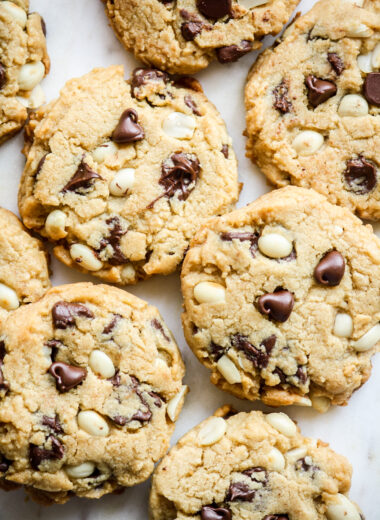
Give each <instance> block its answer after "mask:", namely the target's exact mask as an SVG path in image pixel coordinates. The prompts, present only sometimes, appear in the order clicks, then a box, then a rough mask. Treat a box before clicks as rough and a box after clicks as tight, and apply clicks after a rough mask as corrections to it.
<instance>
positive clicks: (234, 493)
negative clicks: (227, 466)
mask: <svg viewBox="0 0 380 520" xmlns="http://www.w3.org/2000/svg"><path fill="white" fill-rule="evenodd" d="M255 494H256V490H255V489H250V488H249V486H248V485H247V484H245V482H235V483H234V484H231V485H230V487H229V490H228V496H227V500H228V502H234V501H235V500H241V501H243V502H250V501H251V500H253V498H254V497H255Z"/></svg>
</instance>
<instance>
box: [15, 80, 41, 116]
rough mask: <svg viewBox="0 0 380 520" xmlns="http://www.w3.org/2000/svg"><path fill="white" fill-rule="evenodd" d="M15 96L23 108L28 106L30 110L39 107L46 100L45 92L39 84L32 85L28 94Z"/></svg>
mask: <svg viewBox="0 0 380 520" xmlns="http://www.w3.org/2000/svg"><path fill="white" fill-rule="evenodd" d="M16 98H17V101H19V102H20V103H21V104H22V105H24V107H25V108H30V109H32V110H35V109H36V108H39V107H40V106H41V105H43V104H44V103H45V101H46V98H45V92H44V91H43V89H42V87H41V85H37V86H36V87H34V89H33V90H32V91H31V92H30V93H29V95H28V96H16Z"/></svg>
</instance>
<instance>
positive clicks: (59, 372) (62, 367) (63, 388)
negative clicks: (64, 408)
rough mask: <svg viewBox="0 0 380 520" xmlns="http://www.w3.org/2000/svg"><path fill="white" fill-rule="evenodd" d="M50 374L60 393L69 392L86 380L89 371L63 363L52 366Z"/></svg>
mask: <svg viewBox="0 0 380 520" xmlns="http://www.w3.org/2000/svg"><path fill="white" fill-rule="evenodd" d="M49 373H50V374H51V375H52V376H53V377H54V378H55V380H56V381H55V384H56V387H57V390H59V392H68V391H69V390H72V389H73V388H75V387H76V386H78V385H79V384H80V383H82V382H83V381H84V379H86V376H87V370H86V369H85V368H81V367H75V366H73V365H68V364H67V363H63V362H55V363H52V364H51V365H50V368H49Z"/></svg>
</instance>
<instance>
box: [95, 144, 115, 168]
mask: <svg viewBox="0 0 380 520" xmlns="http://www.w3.org/2000/svg"><path fill="white" fill-rule="evenodd" d="M118 151H119V148H118V147H117V145H116V144H115V143H114V142H113V141H109V142H108V143H104V144H102V145H100V146H98V147H97V148H95V150H94V151H93V152H92V156H93V158H94V160H95V161H96V162H97V163H102V162H104V161H105V160H106V158H107V157H109V156H111V155H115V154H116V153H117V152H118Z"/></svg>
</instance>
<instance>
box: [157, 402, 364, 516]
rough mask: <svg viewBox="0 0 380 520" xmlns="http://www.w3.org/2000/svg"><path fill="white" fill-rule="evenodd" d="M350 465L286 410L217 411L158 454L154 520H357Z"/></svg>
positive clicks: (225, 409) (357, 512)
mask: <svg viewBox="0 0 380 520" xmlns="http://www.w3.org/2000/svg"><path fill="white" fill-rule="evenodd" d="M350 481H351V466H350V464H349V463H348V461H347V460H346V459H345V457H343V456H341V455H338V454H336V453H335V452H333V451H332V450H331V449H330V448H329V447H328V444H326V443H325V442H322V441H320V440H318V441H317V440H314V439H310V438H306V437H303V436H302V435H301V433H300V432H299V429H298V428H297V426H296V425H295V423H294V422H293V421H292V420H291V419H290V418H289V417H288V416H287V415H285V414H283V413H271V414H268V415H265V414H263V413H262V412H250V413H239V414H237V415H232V416H231V411H230V410H229V409H228V407H224V409H221V410H218V411H217V412H216V414H215V415H214V416H212V417H209V418H208V419H206V420H205V421H203V422H202V423H201V424H199V425H198V426H196V427H195V428H193V429H192V430H191V431H190V432H189V433H187V434H186V435H185V436H184V437H182V439H181V440H180V441H179V442H178V444H177V445H176V446H174V447H173V448H172V449H171V450H170V452H169V453H168V454H167V455H166V456H165V457H164V458H163V460H162V461H161V463H160V464H159V466H158V467H157V469H156V471H155V473H154V476H153V485H152V492H151V496H150V512H151V518H152V520H167V519H168V518H176V519H178V520H185V519H189V520H190V519H197V520H240V519H243V518H244V519H247V520H248V519H249V520H290V519H291V520H305V519H306V518H310V519H311V518H313V519H315V520H317V519H318V520H323V519H328V520H361V518H363V517H362V516H361V514H360V512H359V510H358V508H357V506H356V505H355V504H354V503H353V502H351V501H350V500H349V498H348V497H347V493H348V491H349V489H350V484H351V482H350Z"/></svg>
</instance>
